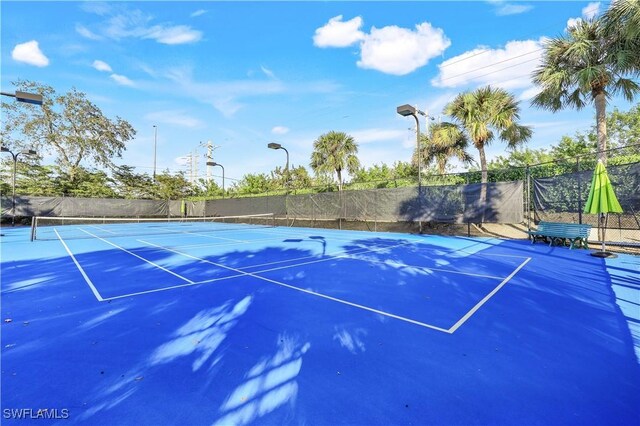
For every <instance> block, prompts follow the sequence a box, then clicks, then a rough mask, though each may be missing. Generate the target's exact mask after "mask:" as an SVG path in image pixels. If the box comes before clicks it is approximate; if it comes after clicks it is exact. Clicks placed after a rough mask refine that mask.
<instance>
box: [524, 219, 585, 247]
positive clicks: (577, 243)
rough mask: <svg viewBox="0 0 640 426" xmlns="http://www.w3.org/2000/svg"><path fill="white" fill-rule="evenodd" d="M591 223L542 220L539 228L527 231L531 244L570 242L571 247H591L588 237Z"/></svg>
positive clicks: (563, 243)
mask: <svg viewBox="0 0 640 426" xmlns="http://www.w3.org/2000/svg"><path fill="white" fill-rule="evenodd" d="M590 231H591V225H584V224H578V223H560V222H540V223H539V224H538V229H536V230H531V231H527V234H529V237H530V238H531V244H533V243H535V242H536V241H538V240H540V241H545V242H549V245H550V246H551V245H553V244H562V245H565V244H566V243H567V242H568V243H569V249H572V248H574V247H578V248H589V245H588V244H587V239H588V238H589V232H590Z"/></svg>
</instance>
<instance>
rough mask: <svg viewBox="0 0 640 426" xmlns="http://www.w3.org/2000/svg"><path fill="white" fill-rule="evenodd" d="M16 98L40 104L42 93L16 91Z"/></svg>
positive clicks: (20, 100)
mask: <svg viewBox="0 0 640 426" xmlns="http://www.w3.org/2000/svg"><path fill="white" fill-rule="evenodd" d="M16 100H17V101H19V102H25V103H28V104H33V105H42V95H39V94H35V93H27V92H20V91H16Z"/></svg>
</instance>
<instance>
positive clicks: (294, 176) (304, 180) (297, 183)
mask: <svg viewBox="0 0 640 426" xmlns="http://www.w3.org/2000/svg"><path fill="white" fill-rule="evenodd" d="M289 176H290V185H291V189H303V188H309V187H310V186H311V185H312V181H311V176H309V172H308V171H307V169H306V168H305V167H304V166H298V167H295V166H292V167H291V169H290V170H289Z"/></svg>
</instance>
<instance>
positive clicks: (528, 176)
mask: <svg viewBox="0 0 640 426" xmlns="http://www.w3.org/2000/svg"><path fill="white" fill-rule="evenodd" d="M525 182H526V183H527V190H526V191H525V197H526V201H527V209H526V212H527V230H528V231H531V170H529V165H528V164H527V168H526V170H525Z"/></svg>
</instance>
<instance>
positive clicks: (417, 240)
mask: <svg viewBox="0 0 640 426" xmlns="http://www.w3.org/2000/svg"><path fill="white" fill-rule="evenodd" d="M278 229H280V230H283V228H282V227H278ZM286 229H292V228H286ZM305 229H309V228H305ZM323 231H333V232H331V233H330V234H335V233H337V232H343V233H345V234H347V233H348V234H356V235H362V234H361V233H364V232H369V231H350V230H346V231H342V230H337V229H329V230H325V229H323ZM256 232H259V233H262V234H275V233H276V231H267V230H258V231H256ZM280 234H281V235H284V236H289V237H296V236H301V235H304V236H310V235H313V233H309V234H308V235H307V234H303V233H301V232H290V233H289V232H280ZM432 236H433V237H439V238H452V239H454V238H456V237H443V236H440V235H429V234H421V235H420V236H414V235H407V236H403V238H404V239H406V240H407V241H411V242H413V243H428V242H427V241H425V237H426V238H428V237H432ZM329 238H330V239H332V240H337V241H349V242H352V241H353V238H340V237H335V236H333V235H331V236H330V237H329ZM377 238H389V237H377ZM479 244H480V245H484V246H486V248H491V246H492V244H489V243H486V242H483V241H475V242H473V243H470V244H469V245H467V246H465V247H463V248H459V249H454V248H449V247H430V248H428V249H425V250H432V251H435V250H442V251H444V252H446V253H456V252H462V253H466V254H470V255H476V256H484V257H515V258H518V259H528V257H527V256H522V255H515V254H493V253H491V254H489V253H481V252H470V251H465V250H467V249H469V248H470V247H473V246H477V245H479Z"/></svg>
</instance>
